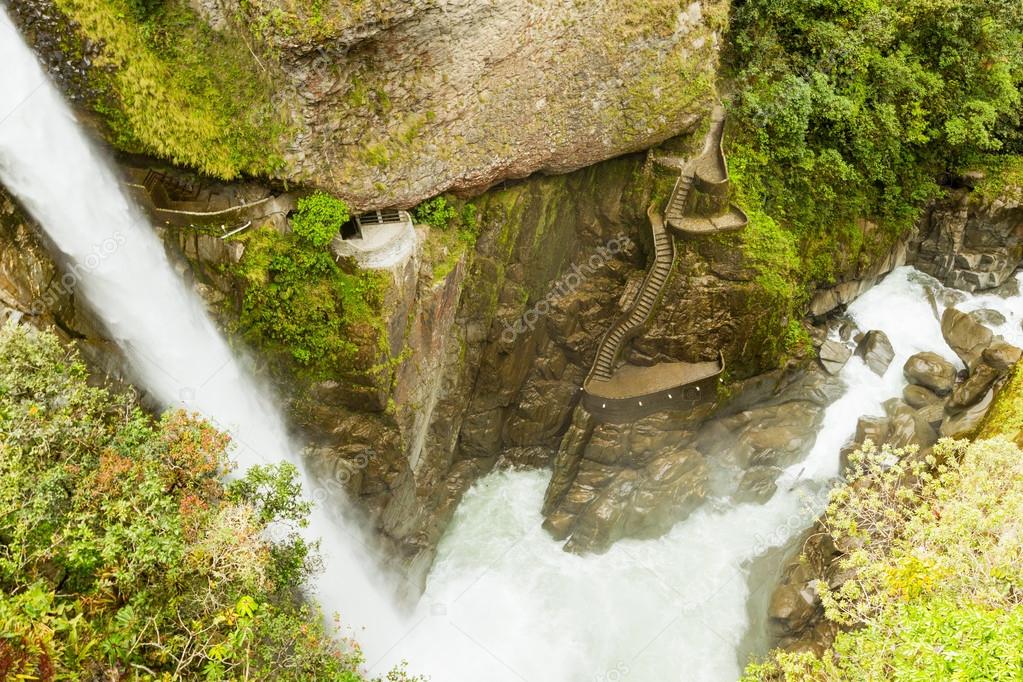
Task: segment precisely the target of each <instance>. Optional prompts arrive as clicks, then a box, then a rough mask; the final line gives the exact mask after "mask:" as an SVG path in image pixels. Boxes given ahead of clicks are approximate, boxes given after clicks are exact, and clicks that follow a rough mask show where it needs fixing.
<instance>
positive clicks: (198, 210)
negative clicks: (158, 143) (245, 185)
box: [125, 168, 299, 237]
mask: <svg viewBox="0 0 1023 682" xmlns="http://www.w3.org/2000/svg"><path fill="white" fill-rule="evenodd" d="M128 176H129V179H128V181H127V182H126V183H125V184H126V185H127V186H128V187H129V188H130V189H132V190H133V191H134V195H135V198H136V199H137V200H138V201H139V203H140V204H141V205H142V206H144V207H145V208H146V210H147V211H148V212H149V213H150V215H151V216H152V217H153V219H154V222H155V223H156V224H157V225H159V226H162V227H208V228H214V233H216V231H217V230H218V229H219V233H220V236H221V237H228V236H230V235H232V234H236V233H237V232H240V231H241V230H243V229H245V228H246V227H249V226H250V225H252V224H253V223H259V222H260V221H263V220H267V219H269V218H271V217H272V216H275V215H281V216H284V215H287V214H288V213H289V212H290V211H292V210H294V208H295V205H296V202H297V200H298V196H299V195H298V194H296V193H294V192H285V193H283V194H271V193H269V192H267V191H265V190H264V191H263V192H262V196H253V195H251V194H249V196H245V195H244V193H240V192H239V191H238V190H235V189H233V188H231V187H230V186H220V185H218V184H214V185H211V186H208V187H204V186H203V185H202V184H201V183H199V182H197V181H195V180H189V179H185V178H181V177H177V176H174V175H171V174H168V173H162V172H160V171H156V170H153V169H150V168H130V169H128Z"/></svg>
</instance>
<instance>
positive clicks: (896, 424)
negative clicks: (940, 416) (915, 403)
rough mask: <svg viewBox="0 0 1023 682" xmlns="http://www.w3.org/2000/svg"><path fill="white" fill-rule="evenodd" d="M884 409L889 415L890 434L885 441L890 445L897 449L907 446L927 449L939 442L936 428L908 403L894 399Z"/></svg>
mask: <svg viewBox="0 0 1023 682" xmlns="http://www.w3.org/2000/svg"><path fill="white" fill-rule="evenodd" d="M884 407H885V413H886V414H887V415H888V434H887V437H886V439H885V442H887V443H888V444H890V445H892V446H893V447H897V448H901V447H906V446H907V445H919V446H920V447H922V448H926V447H930V446H931V445H934V444H935V443H936V442H938V434H937V433H936V432H935V430H934V427H932V426H931V424H930V423H929V422H928V421H927V419H926V418H925V417H921V416H920V414H918V413H917V411H916V410H914V409H913V408H912V407H910V406H909V405H907V404H906V403H904V402H902V401H901V400H899V399H898V398H893V399H891V400H889V401H888V402H886V403H885V406H884Z"/></svg>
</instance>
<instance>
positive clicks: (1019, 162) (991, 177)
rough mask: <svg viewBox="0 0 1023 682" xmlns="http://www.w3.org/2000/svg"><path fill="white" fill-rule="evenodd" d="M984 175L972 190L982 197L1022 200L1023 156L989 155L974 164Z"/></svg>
mask: <svg viewBox="0 0 1023 682" xmlns="http://www.w3.org/2000/svg"><path fill="white" fill-rule="evenodd" d="M976 169H978V170H980V171H981V172H982V173H983V174H984V177H983V178H982V179H981V181H980V182H979V183H977V185H976V187H975V188H974V192H976V194H977V195H978V196H980V197H982V198H984V199H988V200H993V199H997V198H999V197H1001V198H1009V199H1015V200H1017V201H1019V200H1023V156H1021V155H1019V154H1006V155H1001V156H994V155H989V156H987V157H985V158H984V159H982V160H981V161H980V162H978V163H977V164H976Z"/></svg>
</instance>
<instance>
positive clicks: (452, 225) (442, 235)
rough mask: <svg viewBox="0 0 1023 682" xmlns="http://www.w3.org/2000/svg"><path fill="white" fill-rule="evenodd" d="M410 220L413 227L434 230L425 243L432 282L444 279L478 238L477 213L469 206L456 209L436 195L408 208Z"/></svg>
mask: <svg viewBox="0 0 1023 682" xmlns="http://www.w3.org/2000/svg"><path fill="white" fill-rule="evenodd" d="M412 218H413V220H415V222H416V223H417V224H420V225H429V226H430V227H432V228H434V229H432V230H431V231H430V235H429V238H428V241H427V243H426V255H427V260H428V261H430V262H431V263H432V264H433V280H434V281H435V282H439V281H441V280H442V279H444V278H445V277H447V276H448V274H450V272H451V271H452V270H453V269H454V267H455V265H457V264H458V261H459V260H460V259H461V258H462V256H463V255H464V254H465V252H466V251H467V250H469V249H471V248H473V246H475V245H476V240H477V239H478V238H479V234H480V224H479V211H478V209H477V207H476V205H475V204H472V203H464V204H462V205H461V206H458V205H457V204H455V203H454V202H452V201H449V200H448V199H447V197H444V196H437V197H434V198H432V199H428V200H426V201H424V202H423V203H421V204H419V205H418V206H416V207H415V208H414V209H412Z"/></svg>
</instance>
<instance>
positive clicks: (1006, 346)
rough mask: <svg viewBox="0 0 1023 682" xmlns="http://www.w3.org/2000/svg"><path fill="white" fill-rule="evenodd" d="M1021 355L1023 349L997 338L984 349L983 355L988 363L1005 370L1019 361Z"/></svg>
mask: <svg viewBox="0 0 1023 682" xmlns="http://www.w3.org/2000/svg"><path fill="white" fill-rule="evenodd" d="M1021 355H1023V350H1021V349H1019V348H1017V347H1016V346H1014V345H1012V344H1011V343H1009V342H1007V341H1004V340H1003V339H996V340H995V341H994V343H992V344H991V345H990V346H988V347H987V348H985V349H984V353H983V354H982V355H981V357H982V358H983V360H984V362H985V363H987V364H988V365H991V366H992V367H994V368H995V369H997V370H1000V371H1002V372H1005V371H1008V370H1009V368H1010V367H1012V366H1013V365H1015V364H1016V363H1017V362H1019V359H1020V356H1021Z"/></svg>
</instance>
